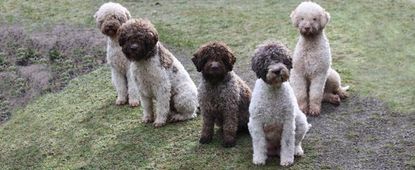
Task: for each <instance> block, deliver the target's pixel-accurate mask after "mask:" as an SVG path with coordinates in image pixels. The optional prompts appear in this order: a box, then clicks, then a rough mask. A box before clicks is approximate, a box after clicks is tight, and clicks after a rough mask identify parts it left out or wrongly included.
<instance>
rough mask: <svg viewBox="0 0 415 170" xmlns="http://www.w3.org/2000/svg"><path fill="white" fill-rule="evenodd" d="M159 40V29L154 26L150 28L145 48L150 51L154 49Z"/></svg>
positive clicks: (145, 40)
mask: <svg viewBox="0 0 415 170" xmlns="http://www.w3.org/2000/svg"><path fill="white" fill-rule="evenodd" d="M158 40H159V36H158V33H157V31H156V30H155V29H154V28H151V29H150V30H148V32H147V35H146V37H145V39H144V47H145V48H144V49H145V51H146V52H150V51H152V50H153V49H154V47H155V46H156V44H157V42H158Z"/></svg>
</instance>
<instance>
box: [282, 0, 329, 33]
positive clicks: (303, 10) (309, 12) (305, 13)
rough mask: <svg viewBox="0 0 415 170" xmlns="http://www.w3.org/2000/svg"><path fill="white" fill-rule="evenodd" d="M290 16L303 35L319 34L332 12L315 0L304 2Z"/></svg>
mask: <svg viewBox="0 0 415 170" xmlns="http://www.w3.org/2000/svg"><path fill="white" fill-rule="evenodd" d="M290 17H291V21H292V23H293V24H294V26H295V27H296V28H298V30H299V31H300V33H301V35H303V36H313V35H316V34H319V33H320V32H321V31H322V30H323V29H324V27H325V26H326V24H327V23H328V22H329V20H330V14H329V13H328V12H326V11H325V10H324V9H323V8H322V7H321V6H320V5H318V4H316V3H314V2H302V3H301V4H300V5H298V6H297V8H296V9H295V10H294V11H292V13H291V15H290Z"/></svg>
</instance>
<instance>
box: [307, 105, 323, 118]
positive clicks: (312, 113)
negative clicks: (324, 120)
mask: <svg viewBox="0 0 415 170" xmlns="http://www.w3.org/2000/svg"><path fill="white" fill-rule="evenodd" d="M320 109H321V108H320V106H310V110H309V112H308V115H310V116H319V115H320Z"/></svg>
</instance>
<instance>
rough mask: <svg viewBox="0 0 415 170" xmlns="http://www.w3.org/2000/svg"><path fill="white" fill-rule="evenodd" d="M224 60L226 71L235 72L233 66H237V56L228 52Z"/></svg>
mask: <svg viewBox="0 0 415 170" xmlns="http://www.w3.org/2000/svg"><path fill="white" fill-rule="evenodd" d="M222 60H223V62H224V64H225V67H226V69H227V70H228V71H232V70H233V65H234V64H235V62H236V57H235V55H233V53H232V52H230V51H227V52H226V55H225V56H223V58H222Z"/></svg>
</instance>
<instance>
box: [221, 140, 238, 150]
mask: <svg viewBox="0 0 415 170" xmlns="http://www.w3.org/2000/svg"><path fill="white" fill-rule="evenodd" d="M235 145H236V140H235V139H231V140H225V141H223V143H222V146H223V147H225V148H230V147H234V146H235Z"/></svg>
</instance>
